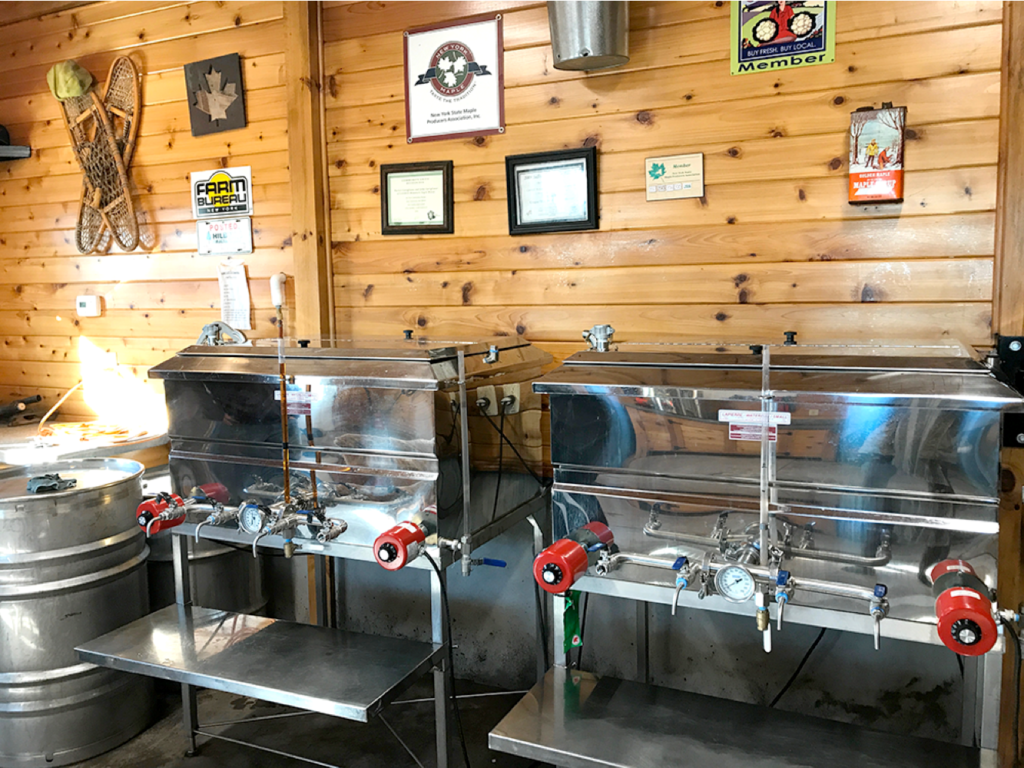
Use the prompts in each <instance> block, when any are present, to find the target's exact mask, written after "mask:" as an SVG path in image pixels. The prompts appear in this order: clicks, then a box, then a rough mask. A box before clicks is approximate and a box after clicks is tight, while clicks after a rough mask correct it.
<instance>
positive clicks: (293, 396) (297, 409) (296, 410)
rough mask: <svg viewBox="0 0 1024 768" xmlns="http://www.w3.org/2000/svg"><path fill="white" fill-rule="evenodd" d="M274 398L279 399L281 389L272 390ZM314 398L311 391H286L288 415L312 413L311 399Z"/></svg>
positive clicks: (307, 414)
mask: <svg viewBox="0 0 1024 768" xmlns="http://www.w3.org/2000/svg"><path fill="white" fill-rule="evenodd" d="M274 399H275V400H278V401H280V399H281V390H279V389H278V390H275V391H274ZM315 399H316V398H315V397H314V396H313V393H312V392H289V393H288V415H289V416H311V415H312V414H313V401H314V400H315Z"/></svg>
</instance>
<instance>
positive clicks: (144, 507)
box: [135, 493, 185, 535]
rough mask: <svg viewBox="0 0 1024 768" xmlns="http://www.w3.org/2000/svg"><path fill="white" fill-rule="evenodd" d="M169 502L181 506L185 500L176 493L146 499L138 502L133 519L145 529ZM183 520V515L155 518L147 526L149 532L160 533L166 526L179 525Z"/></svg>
mask: <svg viewBox="0 0 1024 768" xmlns="http://www.w3.org/2000/svg"><path fill="white" fill-rule="evenodd" d="M171 503H174V504H175V505H177V506H183V505H184V504H185V502H183V501H182V500H181V497H180V496H178V495H177V494H173V493H172V494H170V495H169V496H168V495H166V494H161V495H160V496H157V497H156V498H155V499H146V500H145V501H144V502H142V503H141V504H139V507H138V509H136V510H135V520H136V521H137V522H138V524H139V527H140V528H143V529H145V528H146V526H148V525H149V524H150V522H151V521H153V520H155V519H156V518H157V517H159V515H160V513H161V512H163V511H164V510H165V509H167V508H168V507H169V506H170V505H171ZM183 522H185V516H184V515H181V516H180V517H175V518H171V519H170V520H157V521H156V522H155V523H153V525H152V526H150V528H149V533H150V534H151V535H152V534H154V533H160V531H166V530H167V529H168V528H173V527H174V526H176V525H181V524H182V523H183Z"/></svg>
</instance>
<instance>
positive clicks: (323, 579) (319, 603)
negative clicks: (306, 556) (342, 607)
mask: <svg viewBox="0 0 1024 768" xmlns="http://www.w3.org/2000/svg"><path fill="white" fill-rule="evenodd" d="M313 561H314V562H313V578H314V579H315V581H316V584H315V587H316V589H315V593H316V623H317V624H319V625H320V626H321V627H332V628H333V627H336V626H337V625H336V624H335V621H334V606H333V605H332V604H331V603H332V602H333V601H332V594H333V592H334V586H333V581H334V579H333V578H332V573H331V571H332V567H331V566H332V563H331V558H329V557H326V556H325V555H314V556H313Z"/></svg>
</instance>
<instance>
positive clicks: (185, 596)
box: [171, 534, 199, 757]
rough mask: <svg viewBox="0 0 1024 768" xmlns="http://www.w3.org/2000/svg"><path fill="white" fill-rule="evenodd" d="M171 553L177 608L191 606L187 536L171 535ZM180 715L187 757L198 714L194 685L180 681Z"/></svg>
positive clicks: (193, 749) (191, 750)
mask: <svg viewBox="0 0 1024 768" xmlns="http://www.w3.org/2000/svg"><path fill="white" fill-rule="evenodd" d="M171 553H172V557H173V560H174V599H175V602H176V603H177V604H178V608H179V609H184V608H190V607H191V606H192V582H191V580H190V574H189V568H188V536H179V535H174V534H172V535H171ZM181 618H182V620H183V621H184V620H186V616H185V612H184V611H182V613H181ZM181 716H182V725H184V726H185V733H186V735H187V736H188V750H187V751H186V753H185V754H186V755H188V756H189V757H191V756H193V755H194V754H195V753H196V731H197V730H198V728H199V715H198V708H197V703H196V688H195V686H194V685H188V684H187V683H182V685H181Z"/></svg>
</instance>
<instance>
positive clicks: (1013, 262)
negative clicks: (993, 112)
mask: <svg viewBox="0 0 1024 768" xmlns="http://www.w3.org/2000/svg"><path fill="white" fill-rule="evenodd" d="M1022 46H1024V9H1022V8H1020V7H1018V6H1017V5H1015V4H1014V3H1006V21H1005V23H1004V30H1003V45H1002V54H1003V82H1002V113H1003V120H1002V132H1001V134H1000V137H999V159H1000V161H1001V163H1002V164H1001V166H1000V168H999V194H998V198H999V210H998V214H997V217H996V253H997V254H998V262H999V270H998V280H997V282H996V295H995V306H996V311H995V330H996V332H997V333H1000V334H1002V335H1004V336H1019V335H1021V334H1024V137H1022V136H1021V132H1020V130H1019V126H1020V124H1021V120H1022V119H1024V53H1022V52H1021V48H1022Z"/></svg>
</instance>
